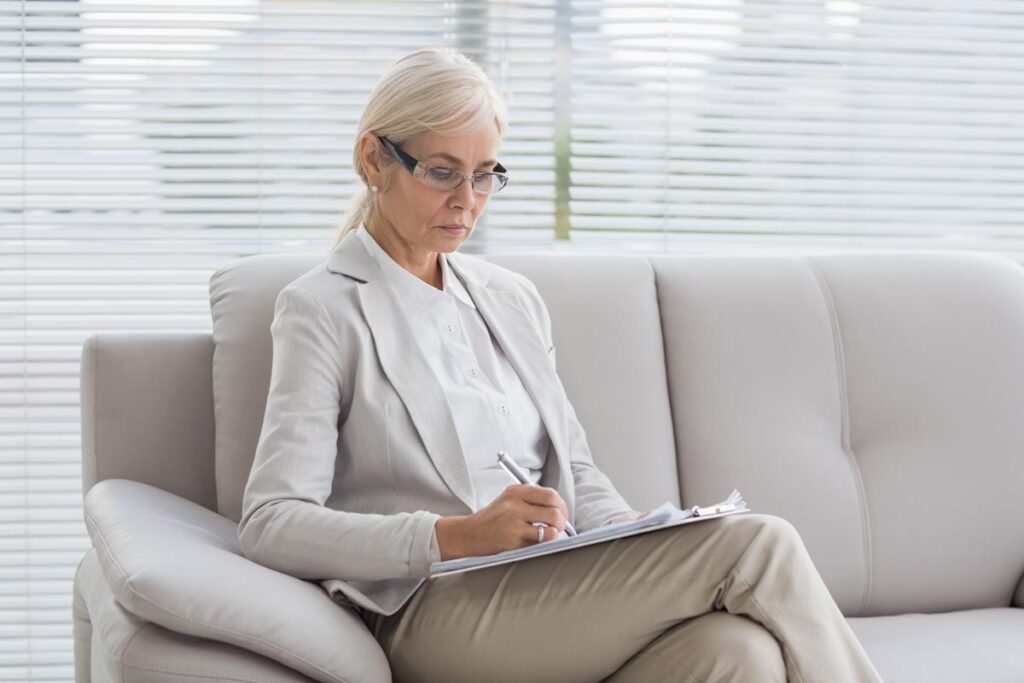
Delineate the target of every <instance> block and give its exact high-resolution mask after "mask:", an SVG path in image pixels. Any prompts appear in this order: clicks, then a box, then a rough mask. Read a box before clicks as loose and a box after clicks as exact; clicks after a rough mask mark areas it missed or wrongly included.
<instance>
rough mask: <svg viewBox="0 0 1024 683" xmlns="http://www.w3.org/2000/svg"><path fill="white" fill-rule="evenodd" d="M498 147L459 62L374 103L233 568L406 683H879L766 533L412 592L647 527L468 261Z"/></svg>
mask: <svg viewBox="0 0 1024 683" xmlns="http://www.w3.org/2000/svg"><path fill="white" fill-rule="evenodd" d="M506 126H507V119H506V111H505V108H504V104H503V103H502V101H501V99H500V97H499V96H498V95H497V93H496V92H495V89H494V87H493V85H492V84H491V83H490V81H489V80H488V79H487V77H486V76H485V75H484V73H483V72H482V71H481V70H480V69H479V68H478V67H477V66H476V65H474V64H473V62H471V61H470V60H468V59H467V58H465V57H464V56H462V55H459V54H458V53H454V52H451V51H447V50H443V49H426V50H419V51H416V52H414V53H412V54H410V55H407V56H406V57H404V58H403V59H401V60H399V61H398V62H396V63H395V64H394V65H393V66H392V68H391V69H390V71H389V72H388V73H386V74H385V75H384V77H383V78H382V79H381V81H380V82H379V83H378V84H377V86H376V88H375V89H374V91H373V93H372V94H371V96H370V99H369V102H368V104H367V106H366V109H365V111H364V113H363V116H362V119H361V121H360V124H359V130H358V138H357V144H356V146H355V150H354V153H353V162H354V165H355V170H356V172H357V173H358V174H359V177H360V178H361V179H362V180H363V181H365V183H366V184H367V186H368V189H367V190H366V191H365V192H364V193H361V194H360V196H359V197H357V198H356V201H355V202H354V203H353V206H352V209H351V210H350V212H349V214H348V215H347V216H346V222H345V224H344V225H343V226H342V230H341V234H340V236H339V239H338V241H337V243H336V244H335V246H334V248H333V249H332V251H331V252H330V255H329V256H328V257H327V259H326V262H325V263H324V264H323V265H321V266H318V267H317V268H314V269H313V270H311V271H310V272H308V273H306V274H304V275H303V276H301V277H299V278H298V279H296V280H295V281H294V282H292V283H290V284H289V285H288V286H287V287H285V288H284V289H283V290H282V291H281V293H280V295H279V296H278V298H277V303H276V307H275V312H274V320H273V324H272V326H271V331H272V335H273V344H274V355H273V368H272V373H271V382H270V393H269V396H268V399H267V406H266V413H265V416H264V421H263V430H262V433H261V436H260V440H259V445H258V447H257V452H256V456H255V462H254V464H253V468H252V472H251V474H250V477H249V480H248V484H247V487H246V490H245V496H244V501H243V510H242V518H241V521H240V523H239V538H240V541H241V545H242V548H243V549H244V551H245V553H246V555H247V556H248V557H250V558H252V559H254V560H256V561H257V562H260V563H262V564H264V565H267V566H269V567H273V568H275V569H278V570H280V571H283V572H287V573H290V574H292V575H295V576H298V577H300V578H305V579H316V580H320V581H321V583H322V585H323V586H324V587H325V588H326V589H327V590H328V591H329V592H330V594H331V596H332V597H333V598H334V599H335V600H338V601H339V602H342V603H344V604H347V605H349V606H351V607H353V608H354V609H356V610H357V611H358V612H359V613H360V614H361V615H362V617H363V619H364V620H365V622H366V624H367V626H368V627H369V628H370V629H371V631H372V632H373V634H374V636H375V637H376V638H377V640H378V642H379V643H380V644H381V646H382V648H383V649H384V652H385V653H386V655H387V656H388V659H389V661H390V663H391V666H392V670H393V672H394V676H395V680H397V681H533V682H539V681H559V682H561V683H566V682H570V681H581V682H582V681H599V680H603V679H607V680H609V681H670V680H671V681H676V680H678V681H682V680H686V681H758V682H760V683H764V682H765V681H783V680H786V679H787V678H788V679H789V680H792V681H803V682H807V683H810V682H812V681H821V682H825V681H828V682H830V683H835V682H839V681H849V682H851V683H852V682H857V683H862V682H866V681H878V680H880V678H879V676H878V673H877V672H876V671H875V669H874V667H873V666H872V664H871V662H870V661H869V659H868V657H867V656H866V654H865V653H864V650H863V649H862V647H861V645H860V643H858V641H857V639H856V638H855V636H854V635H853V633H852V632H851V630H850V628H849V626H848V625H847V623H846V621H845V620H844V618H843V615H842V614H841V613H840V612H839V609H838V607H837V606H836V604H835V602H834V601H833V600H832V598H831V596H830V595H829V592H828V590H827V589H826V587H825V585H824V582H823V581H822V579H821V577H820V576H819V574H818V573H817V571H816V569H815V567H814V565H813V563H812V561H811V559H810V557H809V556H808V554H807V551H806V549H805V547H804V545H803V542H802V541H801V539H800V537H799V535H798V533H797V532H796V530H795V529H794V528H793V526H792V525H791V524H789V523H788V522H787V521H785V520H784V519H781V518H779V517H774V516H771V515H765V514H753V513H748V514H745V515H737V516H732V517H723V518H719V519H715V520H710V521H708V522H705V523H701V524H694V525H684V526H680V527H674V528H668V529H662V530H658V531H653V532H649V533H646V534H640V535H636V536H632V537H627V538H621V539H617V540H612V541H606V542H603V543H597V544H592V545H589V546H585V547H581V548H577V549H574V550H571V551H569V552H564V553H558V554H553V555H548V556H541V557H535V558H531V559H527V560H523V561H520V562H517V563H511V564H504V565H498V566H493V567H488V568H483V569H478V570H475V571H471V572H465V573H458V574H452V575H448V576H441V577H437V578H433V579H428V578H427V576H428V575H429V569H430V564H431V563H432V562H436V561H438V560H447V559H452V558H457V557H465V556H471V555H488V554H492V553H497V552H501V551H505V550H511V549H514V548H521V547H524V546H528V545H531V544H535V543H545V542H548V541H550V540H551V539H553V538H556V537H557V536H559V535H562V534H564V533H566V532H565V529H566V526H567V524H572V525H575V528H576V530H578V531H587V530H588V529H593V528H595V527H598V526H601V525H603V524H607V523H610V522H616V521H622V520H627V519H635V518H636V517H637V516H639V515H641V513H640V512H639V511H635V510H631V509H630V506H629V505H628V503H626V501H625V500H624V499H623V498H622V496H621V495H620V494H619V492H618V491H616V489H615V487H614V486H613V485H612V482H611V481H610V480H609V479H608V477H606V476H605V475H604V473H602V472H601V471H600V470H599V469H598V468H597V467H596V466H595V465H594V462H593V460H592V458H591V454H590V450H589V447H588V445H587V441H586V438H585V434H584V430H583V427H582V426H581V425H580V423H579V421H578V420H577V418H576V414H575V412H574V410H573V408H572V406H571V405H570V403H569V401H568V398H567V397H566V393H565V391H564V389H563V387H562V384H561V382H560V381H559V379H558V375H557V374H556V372H555V365H554V355H553V349H554V346H553V344H552V339H551V322H550V319H549V317H548V311H547V309H546V307H545V304H544V302H543V300H542V299H541V298H540V296H539V294H538V292H537V289H536V288H535V287H534V285H533V283H532V282H530V280H528V279H527V278H525V277H523V276H522V275H519V274H517V273H515V272H512V271H510V270H508V269H505V268H502V267H500V266H498V265H495V264H492V263H489V262H487V261H485V260H483V259H480V258H475V257H473V256H470V255H468V254H459V253H458V249H459V246H460V245H461V244H462V243H463V242H465V241H466V240H467V239H469V238H470V237H471V236H472V234H473V229H474V227H475V226H476V224H477V221H478V220H479V218H480V216H481V214H482V213H483V210H484V207H485V206H486V205H487V202H488V200H489V199H490V197H491V195H492V194H494V193H496V192H498V191H500V190H501V189H502V188H504V187H505V185H506V183H507V182H508V178H507V176H506V175H505V168H504V166H502V164H501V163H500V162H499V161H498V156H499V143H500V142H501V138H502V136H503V135H504V133H505V130H506ZM552 437H556V438H552ZM556 444H557V445H559V448H556ZM498 451H505V452H506V453H508V454H510V456H511V457H512V458H513V459H514V460H515V461H516V462H517V463H518V464H519V465H520V466H521V468H522V469H523V470H524V471H525V472H526V473H527V474H528V477H529V483H528V484H519V483H513V480H512V478H511V476H510V475H509V473H508V472H506V471H505V470H504V469H502V468H501V467H500V466H499V465H498V463H497V459H496V453H497V452H498Z"/></svg>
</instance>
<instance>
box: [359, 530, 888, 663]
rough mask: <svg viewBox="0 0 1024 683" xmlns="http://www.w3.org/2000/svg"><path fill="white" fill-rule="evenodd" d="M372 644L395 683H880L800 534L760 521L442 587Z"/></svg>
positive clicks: (657, 535) (518, 566) (572, 554)
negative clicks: (527, 682)
mask: <svg viewBox="0 0 1024 683" xmlns="http://www.w3.org/2000/svg"><path fill="white" fill-rule="evenodd" d="M377 639H378V641H379V642H380V643H381V645H382V647H383V648H384V652H385V653H386V654H387V656H388V659H389V661H390V662H391V666H392V672H393V674H394V679H395V681H396V682H397V683H404V682H411V681H438V680H444V681H453V682H455V681H479V680H490V681H503V680H508V681H522V680H530V681H537V682H542V681H560V682H564V683H571V682H573V681H579V682H580V683H595V682H596V681H601V680H605V679H607V680H609V681H612V682H613V683H625V682H627V681H650V680H657V681H672V680H678V681H687V682H689V683H693V681H694V680H696V681H700V682H701V683H703V682H704V681H719V680H725V681H747V680H758V681H772V680H783V679H784V678H786V679H788V680H789V681H792V682H794V683H818V682H821V683H845V682H849V683H877V682H879V681H881V678H880V677H879V675H878V673H877V671H876V670H875V669H874V667H873V666H872V664H871V662H870V660H869V659H868V657H867V655H866V654H865V652H864V650H863V648H862V647H861V645H860V643H859V642H858V641H857V639H856V637H855V636H854V634H853V632H852V631H851V630H850V628H849V626H848V625H847V623H846V620H845V618H844V617H843V615H842V614H841V613H840V611H839V608H838V607H837V606H836V604H835V602H834V601H833V600H832V597H831V595H830V594H829V592H828V590H827V588H826V586H825V584H824V582H823V581H822V579H821V577H820V575H819V574H818V572H817V570H816V569H815V567H814V564H813V562H812V561H811V558H810V556H809V555H808V554H807V550H806V548H805V547H804V545H803V541H802V540H801V539H800V536H799V534H798V533H797V531H796V529H795V528H794V527H793V526H792V525H791V524H790V523H789V522H788V521H786V520H784V519H782V518H780V517H776V516H773V515H765V514H757V513H746V514H741V515H735V516H729V517H722V518H719V519H713V520H708V521H705V522H698V523H695V524H689V525H683V526H679V527H672V528H668V529H662V530H658V531H653V532H649V533H646V534H641V535H638V536H630V537H627V538H621V539H616V540H614V541H608V542H604V543H597V544H594V545H590V546H586V547H582V548H577V549H575V550H571V551H569V552H564V553H557V554H554V555H547V556H542V557H536V558H532V559H529V560H525V561H520V562H516V563H512V564H507V565H499V566H496V567H490V568H486V569H479V570H475V571H471V572H465V573H461V574H453V575H450V576H442V577H437V578H435V579H431V580H429V581H427V582H425V583H424V584H423V585H422V586H421V587H420V589H419V590H418V591H417V592H416V593H415V594H414V595H413V597H412V598H410V600H409V602H407V603H406V604H405V605H404V606H403V608H402V609H401V610H400V611H399V612H397V613H395V614H394V615H391V616H390V617H387V618H385V619H383V620H382V621H381V623H380V630H379V632H378V633H377ZM780 667H781V674H780Z"/></svg>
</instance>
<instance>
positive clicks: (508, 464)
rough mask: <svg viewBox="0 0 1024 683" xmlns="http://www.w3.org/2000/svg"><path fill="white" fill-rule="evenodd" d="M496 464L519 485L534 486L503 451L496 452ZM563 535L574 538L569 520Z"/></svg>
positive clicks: (574, 532) (573, 531) (566, 521)
mask: <svg viewBox="0 0 1024 683" xmlns="http://www.w3.org/2000/svg"><path fill="white" fill-rule="evenodd" d="M498 464H499V465H501V466H502V467H504V468H505V471H506V472H508V473H509V474H511V475H512V478H513V479H515V480H516V481H518V482H519V483H520V484H529V485H530V486H536V484H534V483H533V482H531V481H530V479H529V478H528V477H527V476H526V473H525V472H523V470H522V469H521V468H520V467H519V465H517V464H516V463H515V461H514V460H512V458H510V457H508V455H507V454H506V453H505V451H498ZM542 523H543V522H535V524H542ZM565 533H566V535H568V536H575V535H576V529H574V528H573V526H572V524H570V523H569V520H565Z"/></svg>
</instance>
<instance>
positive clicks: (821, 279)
mask: <svg viewBox="0 0 1024 683" xmlns="http://www.w3.org/2000/svg"><path fill="white" fill-rule="evenodd" d="M799 258H800V260H801V261H802V262H803V263H804V264H805V265H806V266H807V268H808V269H809V270H810V271H811V274H812V275H813V276H814V280H815V282H816V283H817V285H818V290H819V292H820V293H821V297H822V300H823V301H824V303H825V309H826V311H827V313H828V318H829V328H830V331H831V333H832V335H831V336H832V345H833V350H834V352H835V359H836V382H837V385H838V389H839V405H840V416H841V420H842V429H841V435H842V436H841V445H842V449H843V453H844V455H845V456H846V462H847V465H848V466H849V468H850V473H851V474H852V475H853V482H854V488H855V490H856V493H857V504H858V506H859V508H860V519H861V541H862V544H863V548H864V588H863V590H862V591H861V598H860V605H859V606H858V607H857V611H856V614H858V615H860V614H863V613H864V610H865V608H866V607H867V605H868V603H869V602H870V599H871V591H872V576H871V521H870V517H869V515H868V509H867V495H866V493H865V490H864V478H863V476H862V475H861V471H860V465H859V463H858V462H857V458H856V456H855V455H854V453H853V447H852V446H851V444H850V406H849V396H848V393H849V391H848V386H847V382H846V359H845V350H844V348H843V336H842V329H841V327H840V324H839V315H838V314H837V312H836V308H835V301H834V299H833V298H832V290H831V289H830V287H829V285H828V279H827V278H826V276H825V273H824V272H823V271H822V270H821V268H820V267H819V265H818V264H817V263H815V262H814V261H813V260H812V259H811V258H809V257H806V256H803V257H799Z"/></svg>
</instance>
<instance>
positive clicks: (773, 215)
mask: <svg viewBox="0 0 1024 683" xmlns="http://www.w3.org/2000/svg"><path fill="white" fill-rule="evenodd" d="M1022 29H1024V4H1022V3H1020V2H1012V1H1009V2H968V1H966V0H964V1H959V2H954V1H950V2H924V1H922V0H869V1H864V2H856V1H847V0H824V1H818V0H815V1H807V2H788V1H770V2H742V1H740V0H717V1H716V0H710V1H706V2H639V1H636V2H634V1H631V0H622V1H618V0H573V2H572V29H571V32H572V60H571V68H572V79H571V83H572V95H571V102H572V104H571V107H572V130H571V169H572V170H571V190H570V192H571V210H570V215H571V221H572V241H573V243H574V245H576V246H577V247H579V248H602V249H603V248H609V247H616V246H617V245H621V248H629V249H632V250H639V251H686V252H701V251H755V250H756V251H765V250H790V249H812V250H817V249H849V248H913V247H925V248H933V249H947V248H950V249H959V248H969V249H986V250H988V249H991V250H999V251H1003V252H1008V253H1010V254H1012V255H1014V256H1017V257H1019V256H1020V255H1021V252H1022V248H1021V244H1022V242H1021V238H1022V236H1024V232H1022V230H1021V215H1022V214H1021V210H1022V208H1024V192H1022V189H1024V156H1022V152H1024V119H1022V117H1021V112H1022V111H1024V48H1022V47H1021V43H1020V35H1021V30H1022Z"/></svg>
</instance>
